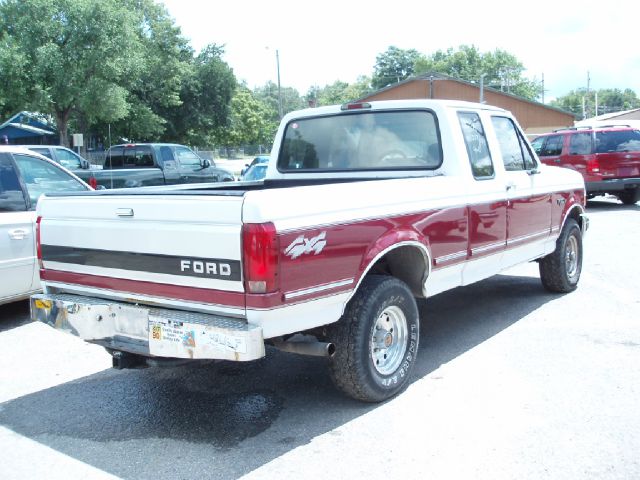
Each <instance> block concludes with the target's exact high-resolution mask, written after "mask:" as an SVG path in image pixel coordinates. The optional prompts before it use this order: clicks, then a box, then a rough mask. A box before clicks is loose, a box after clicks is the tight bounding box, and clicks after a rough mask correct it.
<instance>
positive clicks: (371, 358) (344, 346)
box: [329, 275, 420, 402]
mask: <svg viewBox="0 0 640 480" xmlns="http://www.w3.org/2000/svg"><path fill="white" fill-rule="evenodd" d="M419 329H420V326H419V319H418V308H417V306H416V302H415V299H414V297H413V295H412V294H411V291H410V290H409V287H408V286H407V285H406V284H405V283H404V282H402V281H400V280H398V279H397V278H394V277H387V276H381V275H371V276H369V277H367V278H365V279H364V281H363V282H362V284H361V286H360V288H359V290H358V292H357V293H356V294H355V296H354V297H353V298H352V299H351V301H350V302H349V305H347V308H346V310H345V313H344V315H343V316H342V318H341V319H340V321H339V322H337V323H336V324H334V325H332V327H331V329H330V331H329V337H330V340H331V341H332V342H333V343H334V345H335V347H336V351H335V354H334V355H333V356H332V357H331V360H330V372H331V377H332V379H333V381H334V383H335V384H336V386H337V387H338V388H339V389H340V390H342V391H343V392H344V393H346V394H347V395H349V396H350V397H352V398H355V399H357V400H362V401H365V402H380V401H383V400H386V399H387V398H389V397H392V396H393V395H395V394H397V393H398V392H400V391H401V390H402V389H403V388H404V387H405V386H406V385H407V382H408V380H409V374H410V372H411V370H412V368H413V365H414V363H415V360H416V354H417V352H418V339H419Z"/></svg>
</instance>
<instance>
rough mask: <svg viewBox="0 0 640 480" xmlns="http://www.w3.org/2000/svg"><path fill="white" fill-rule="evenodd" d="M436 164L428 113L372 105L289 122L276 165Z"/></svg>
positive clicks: (436, 142) (291, 168)
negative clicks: (346, 112) (357, 110)
mask: <svg viewBox="0 0 640 480" xmlns="http://www.w3.org/2000/svg"><path fill="white" fill-rule="evenodd" d="M441 164H442V147H441V144H440V133H439V130H438V123H437V120H436V117H435V114H434V113H433V112H431V111H428V110H415V111H413V110H403V111H382V110H378V111H366V112H360V111H359V112H357V113H349V114H336V115H328V116H321V117H309V118H301V119H296V120H294V121H291V122H289V124H287V126H286V129H285V132H284V138H283V141H282V145H281V148H280V153H279V156H278V163H277V167H278V170H279V171H281V172H309V171H367V170H385V169H388V170H425V169H426V170H433V169H436V168H439V167H440V165H441Z"/></svg>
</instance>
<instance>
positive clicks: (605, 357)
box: [0, 200, 640, 480]
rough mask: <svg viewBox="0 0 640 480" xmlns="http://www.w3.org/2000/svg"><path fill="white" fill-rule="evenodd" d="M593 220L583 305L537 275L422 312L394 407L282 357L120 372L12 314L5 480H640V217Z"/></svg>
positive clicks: (631, 210)
mask: <svg viewBox="0 0 640 480" xmlns="http://www.w3.org/2000/svg"><path fill="white" fill-rule="evenodd" d="M588 213H589V215H590V217H591V230H590V231H589V233H588V235H587V238H586V240H585V251H586V254H585V263H584V268H583V276H582V280H581V283H580V287H579V288H578V290H577V291H576V292H574V293H572V294H569V295H564V296H557V295H551V294H548V293H546V292H545V291H544V290H542V288H541V286H540V281H539V278H538V276H537V268H536V265H535V264H530V265H525V266H522V267H518V268H515V269H512V270H509V271H507V272H504V274H502V275H498V276H496V277H494V278H492V279H489V280H486V281H483V282H480V283H478V284H475V285H472V286H470V287H465V288H459V289H456V290H454V291H451V292H446V293H443V294H441V295H438V296H436V297H434V298H432V299H430V300H429V301H428V302H426V303H422V304H421V318H422V332H421V340H420V341H421V352H420V357H419V361H418V363H417V365H416V370H415V372H414V378H413V382H412V384H411V385H410V386H409V388H408V389H407V391H406V392H404V393H403V394H401V395H400V396H398V397H397V398H395V399H393V400H391V401H389V402H387V403H385V404H383V405H364V404H360V403H357V402H354V401H351V400H349V399H347V398H344V397H343V396H341V395H340V394H339V393H337V392H336V391H335V390H334V389H333V387H332V386H331V383H330V381H329V377H328V374H327V372H326V369H325V361H324V360H323V359H320V358H311V357H297V356H293V355H290V354H284V353H280V352H272V351H270V352H269V355H268V357H267V358H266V359H263V360H261V361H258V362H251V363H248V364H242V365H238V364H228V363H219V364H212V365H207V366H198V367H190V366H186V367H180V368H175V369H166V370H164V369H163V370H158V369H146V370H129V371H115V370H112V369H110V368H109V365H110V358H109V357H108V355H106V354H105V352H104V351H103V350H102V349H100V348H99V347H95V346H91V345H86V344H84V343H82V342H81V341H79V340H77V339H75V338H73V337H70V336H66V335H64V334H61V333H60V332H56V331H53V330H52V329H50V328H49V327H47V326H46V325H43V324H34V323H31V322H29V320H28V318H27V317H28V314H27V310H26V304H25V303H20V304H14V305H10V306H3V307H0V452H3V453H2V454H0V457H1V461H0V477H1V478H3V479H10V478H16V479H23V478H110V477H111V476H114V477H120V478H131V479H147V478H149V479H154V480H160V479H175V478H214V479H225V480H226V479H235V478H240V477H244V478H249V479H261V478H269V479H271V478H285V479H286V478H291V479H293V478H296V479H298V478H323V479H325V478H327V477H333V478H365V477H366V478H370V479H378V478H380V479H382V478H384V479H390V478H412V477H418V478H438V479H443V478H456V479H459V478H474V479H477V478H481V479H484V478H486V479H536V480H537V479H541V478H542V479H544V478H549V479H563V480H564V479H568V478H571V479H582V478H589V479H632V478H640V455H638V452H640V402H639V399H640V293H638V284H639V280H640V273H639V272H638V267H639V266H640V252H639V251H638V238H640V207H638V206H634V207H623V206H622V205H620V204H617V203H616V202H615V201H612V200H602V201H596V202H590V204H589V207H588Z"/></svg>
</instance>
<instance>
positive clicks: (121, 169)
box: [76, 143, 235, 188]
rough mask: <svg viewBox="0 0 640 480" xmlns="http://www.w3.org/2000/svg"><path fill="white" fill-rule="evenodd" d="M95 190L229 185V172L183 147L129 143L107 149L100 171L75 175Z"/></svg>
mask: <svg viewBox="0 0 640 480" xmlns="http://www.w3.org/2000/svg"><path fill="white" fill-rule="evenodd" d="M76 173H77V175H78V176H79V177H80V178H82V179H83V180H85V181H86V182H87V183H88V184H89V185H91V186H92V187H94V188H96V187H97V186H101V187H104V188H132V187H146V186H152V185H173V184H179V183H202V182H229V181H233V180H235V177H234V175H233V173H232V172H229V171H228V170H225V169H223V168H219V167H216V166H215V164H213V163H212V162H211V161H210V160H206V159H202V158H200V157H199V156H198V155H197V154H196V153H195V152H194V151H193V150H191V149H190V148H188V147H185V146H184V145H176V144H172V143H130V144H126V145H114V146H112V147H110V148H109V150H107V153H106V157H105V160H104V165H103V168H102V169H101V170H85V171H78V172H76Z"/></svg>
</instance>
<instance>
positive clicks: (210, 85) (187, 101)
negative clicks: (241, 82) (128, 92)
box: [162, 44, 236, 145]
mask: <svg viewBox="0 0 640 480" xmlns="http://www.w3.org/2000/svg"><path fill="white" fill-rule="evenodd" d="M223 54H224V48H223V47H222V46H218V45H215V44H211V45H208V46H207V47H205V48H204V49H203V50H202V52H200V54H199V55H198V56H197V57H196V58H195V59H193V60H192V61H191V62H190V65H189V68H187V69H185V75H184V77H183V81H182V89H181V91H180V102H181V104H180V106H178V107H175V108H165V109H162V112H163V116H164V117H165V118H166V119H167V125H166V132H165V134H164V135H163V137H164V138H165V139H166V140H171V141H175V142H179V143H187V144H190V145H211V144H213V143H214V139H215V138H216V136H217V135H218V133H219V130H220V129H223V128H225V127H226V126H227V125H228V121H229V116H230V113H231V109H230V105H231V99H232V98H233V95H234V91H235V88H236V78H235V76H234V74H233V71H232V70H231V68H230V67H229V65H228V64H227V63H226V62H224V61H223V60H222V55H223Z"/></svg>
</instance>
